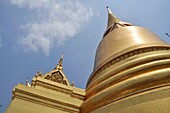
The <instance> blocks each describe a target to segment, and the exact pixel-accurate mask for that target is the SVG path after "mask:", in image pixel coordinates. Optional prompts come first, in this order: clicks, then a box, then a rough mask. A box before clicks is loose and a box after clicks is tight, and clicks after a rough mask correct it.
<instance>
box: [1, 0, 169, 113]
mask: <svg viewBox="0 0 170 113" xmlns="http://www.w3.org/2000/svg"><path fill="white" fill-rule="evenodd" d="M106 6H109V7H110V9H111V10H112V12H113V13H114V14H115V15H116V16H117V17H118V18H119V19H121V20H123V21H127V22H129V23H131V24H133V25H136V26H142V27H145V28H147V29H149V30H151V31H152V32H154V33H155V34H157V35H158V36H159V37H160V38H162V39H163V40H164V41H166V42H167V43H169V42H170V38H168V37H167V36H166V35H165V32H167V33H169V34H170V27H169V26H170V22H169V20H170V15H169V14H170V13H169V11H170V1H169V0H142V1H141V0H126V1H125V0H91V1H87V0H74V1H73V0H70V1H68V0H1V1H0V74H1V75H0V81H1V82H0V83H1V84H0V95H1V96H0V104H1V105H2V106H1V107H0V113H3V112H5V110H6V108H7V106H8V105H9V103H10V101H11V97H12V89H13V88H14V86H16V85H17V84H18V83H25V80H26V79H27V78H29V81H31V80H32V78H33V77H34V75H35V74H36V71H37V70H38V68H39V69H40V71H41V72H42V73H47V72H49V71H50V70H52V69H53V68H54V67H55V66H56V64H57V63H58V60H59V58H60V56H61V54H62V52H64V53H65V57H64V61H63V66H64V68H63V71H64V73H65V74H66V76H67V78H68V79H69V81H70V82H72V81H74V82H75V86H76V87H80V88H85V85H86V82H87V79H88V77H89V76H90V74H91V73H92V71H93V63H94V57H95V51H96V48H97V45H98V43H99V42H100V40H101V39H102V35H103V33H104V31H105V29H106V25H107V10H106ZM148 38H149V37H148Z"/></svg>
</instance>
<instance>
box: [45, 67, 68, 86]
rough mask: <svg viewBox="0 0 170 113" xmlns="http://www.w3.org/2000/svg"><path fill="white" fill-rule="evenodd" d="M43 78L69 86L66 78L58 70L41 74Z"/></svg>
mask: <svg viewBox="0 0 170 113" xmlns="http://www.w3.org/2000/svg"><path fill="white" fill-rule="evenodd" d="M43 78H44V79H47V80H51V81H54V82H57V83H61V84H64V85H67V86H69V85H70V84H69V82H68V79H67V78H66V76H65V75H64V73H63V72H62V71H60V70H53V71H51V72H49V73H47V74H45V75H44V76H43Z"/></svg>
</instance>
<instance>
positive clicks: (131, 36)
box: [6, 7, 170, 113]
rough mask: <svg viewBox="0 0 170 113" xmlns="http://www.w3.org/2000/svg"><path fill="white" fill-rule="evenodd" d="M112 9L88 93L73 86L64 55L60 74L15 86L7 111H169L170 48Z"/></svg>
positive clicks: (70, 112)
mask: <svg viewBox="0 0 170 113" xmlns="http://www.w3.org/2000/svg"><path fill="white" fill-rule="evenodd" d="M107 9H108V24H107V29H106V31H105V33H104V35H103V38H102V40H101V42H100V43H99V45H98V48H97V51H96V57H95V64H94V69H93V72H92V74H91V75H90V77H89V80H88V82H87V86H86V90H83V89H80V88H76V87H74V86H73V85H70V83H69V81H68V79H67V78H66V76H65V74H64V73H63V71H62V68H63V67H62V60H63V55H62V57H61V58H60V61H59V63H58V65H57V66H56V67H55V69H54V70H52V71H50V72H49V73H46V74H45V75H42V73H41V72H38V73H37V75H36V76H35V77H34V78H33V80H32V84H31V85H30V84H29V83H28V81H27V85H26V86H25V85H22V84H18V85H17V86H16V87H15V88H14V90H13V93H12V94H13V95H12V101H11V104H10V105H9V107H8V109H7V111H6V113H48V112H49V113H169V111H170V107H169V106H170V45H169V44H167V43H165V42H164V41H162V40H161V39H160V38H159V37H158V36H156V35H155V34H154V33H152V32H150V31H149V30H147V29H145V28H142V27H139V26H134V25H132V24H130V23H127V22H123V21H121V20H120V19H118V18H117V17H116V16H114V15H113V14H112V12H111V10H110V9H109V8H108V7H107Z"/></svg>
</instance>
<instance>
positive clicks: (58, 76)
mask: <svg viewBox="0 0 170 113" xmlns="http://www.w3.org/2000/svg"><path fill="white" fill-rule="evenodd" d="M63 57H64V54H62V57H61V58H60V60H59V63H58V64H57V66H56V67H55V68H54V70H52V71H50V72H49V73H46V74H45V75H44V76H43V77H42V78H44V79H47V80H51V81H53V82H57V83H61V84H64V85H67V86H69V85H70V83H69V81H68V79H67V77H66V76H65V74H64V73H63V66H62V61H63Z"/></svg>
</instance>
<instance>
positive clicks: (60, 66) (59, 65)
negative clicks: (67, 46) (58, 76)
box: [55, 52, 64, 70]
mask: <svg viewBox="0 0 170 113" xmlns="http://www.w3.org/2000/svg"><path fill="white" fill-rule="evenodd" d="M63 59H64V52H63V53H62V56H61V58H60V60H59V62H58V64H57V66H56V67H55V69H59V70H62V69H63Z"/></svg>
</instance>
